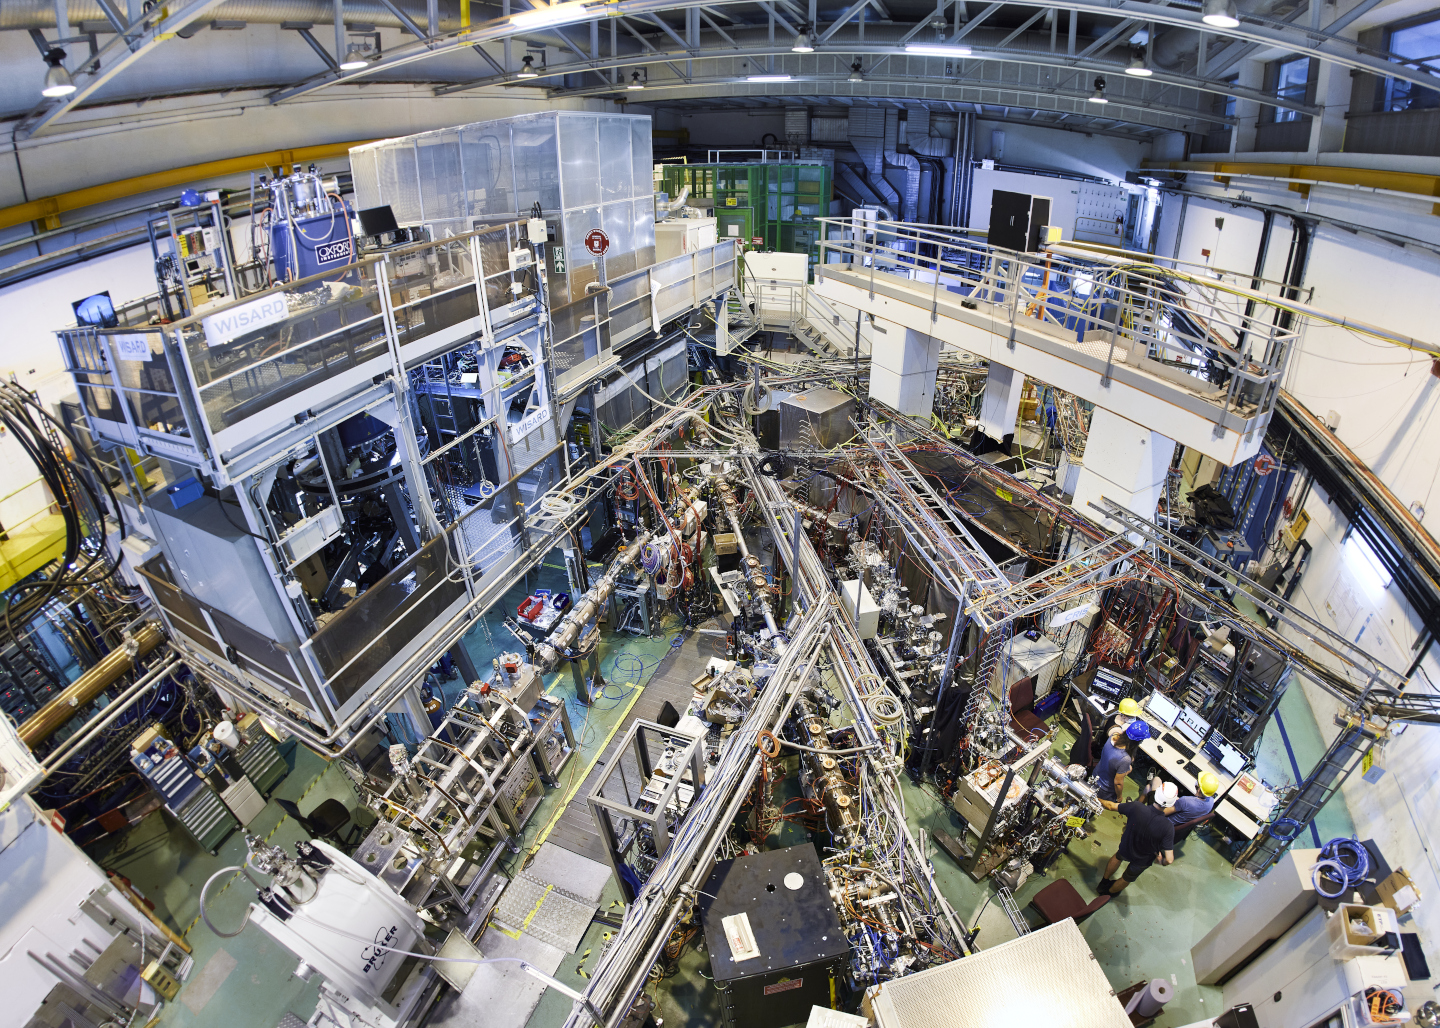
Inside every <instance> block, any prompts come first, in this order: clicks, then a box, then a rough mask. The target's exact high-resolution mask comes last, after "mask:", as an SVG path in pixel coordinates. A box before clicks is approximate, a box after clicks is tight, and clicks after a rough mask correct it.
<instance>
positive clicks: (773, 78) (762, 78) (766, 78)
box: [745, 75, 790, 82]
mask: <svg viewBox="0 0 1440 1028" xmlns="http://www.w3.org/2000/svg"><path fill="white" fill-rule="evenodd" d="M745 81H746V82H789V81H790V76H789V75H746V76H745Z"/></svg>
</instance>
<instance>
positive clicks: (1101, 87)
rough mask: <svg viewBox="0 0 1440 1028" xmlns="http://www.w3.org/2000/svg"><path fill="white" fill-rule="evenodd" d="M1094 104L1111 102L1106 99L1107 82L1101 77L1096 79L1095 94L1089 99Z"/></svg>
mask: <svg viewBox="0 0 1440 1028" xmlns="http://www.w3.org/2000/svg"><path fill="white" fill-rule="evenodd" d="M1087 99H1088V100H1089V101H1090V102H1091V103H1092V104H1108V103H1109V102H1110V101H1109V100H1107V99H1106V98H1105V80H1104V79H1103V78H1100V77H1098V76H1097V77H1096V79H1095V92H1093V93H1091V94H1090V96H1089V97H1088V98H1087Z"/></svg>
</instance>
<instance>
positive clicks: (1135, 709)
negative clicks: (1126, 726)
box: [1120, 696, 1140, 717]
mask: <svg viewBox="0 0 1440 1028" xmlns="http://www.w3.org/2000/svg"><path fill="white" fill-rule="evenodd" d="M1120 713H1122V714H1124V715H1125V716H1126V717H1139V716H1140V704H1138V703H1136V702H1135V701H1134V700H1132V699H1130V698H1129V697H1128V696H1127V697H1126V698H1125V699H1123V700H1121V701H1120Z"/></svg>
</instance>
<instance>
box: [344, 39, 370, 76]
mask: <svg viewBox="0 0 1440 1028" xmlns="http://www.w3.org/2000/svg"><path fill="white" fill-rule="evenodd" d="M369 63H370V62H369V61H368V60H366V58H365V48H364V47H363V46H361V45H360V44H359V43H351V44H350V45H349V46H348V47H346V48H345V59H344V60H343V61H341V62H340V68H341V70H343V71H355V70H357V69H359V68H363V67H365V66H366V65H367V64H369Z"/></svg>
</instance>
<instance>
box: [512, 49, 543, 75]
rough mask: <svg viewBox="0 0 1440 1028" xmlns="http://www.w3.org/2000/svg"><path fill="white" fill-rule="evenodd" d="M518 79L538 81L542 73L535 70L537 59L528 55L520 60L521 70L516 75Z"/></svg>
mask: <svg viewBox="0 0 1440 1028" xmlns="http://www.w3.org/2000/svg"><path fill="white" fill-rule="evenodd" d="M515 77H516V78H522V79H538V78H539V77H540V73H539V72H537V71H536V70H535V58H533V57H531V56H530V55H529V54H526V55H525V56H524V57H522V58H520V70H519V71H517V72H516V73H515Z"/></svg>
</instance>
